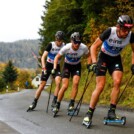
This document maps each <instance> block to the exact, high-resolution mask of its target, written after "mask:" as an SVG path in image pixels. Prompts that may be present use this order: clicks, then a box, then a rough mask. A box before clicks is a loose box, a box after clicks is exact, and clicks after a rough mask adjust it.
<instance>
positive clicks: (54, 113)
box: [52, 106, 59, 118]
mask: <svg viewBox="0 0 134 134" xmlns="http://www.w3.org/2000/svg"><path fill="white" fill-rule="evenodd" d="M52 112H53V117H54V118H55V117H56V115H57V113H58V112H59V109H58V108H57V107H56V106H55V107H54V108H53V109H52Z"/></svg>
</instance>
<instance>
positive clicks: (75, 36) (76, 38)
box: [71, 32, 81, 41]
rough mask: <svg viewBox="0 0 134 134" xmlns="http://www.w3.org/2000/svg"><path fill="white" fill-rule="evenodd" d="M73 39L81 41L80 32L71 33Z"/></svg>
mask: <svg viewBox="0 0 134 134" xmlns="http://www.w3.org/2000/svg"><path fill="white" fill-rule="evenodd" d="M71 39H72V40H73V41H81V36H80V33H79V32H74V33H72V34H71Z"/></svg>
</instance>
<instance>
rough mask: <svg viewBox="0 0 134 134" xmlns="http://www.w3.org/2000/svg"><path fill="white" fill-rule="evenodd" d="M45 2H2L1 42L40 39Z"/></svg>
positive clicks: (0, 14)
mask: <svg viewBox="0 0 134 134" xmlns="http://www.w3.org/2000/svg"><path fill="white" fill-rule="evenodd" d="M43 5H45V0H0V42H14V41H17V40H23V39H38V38H39V35H38V29H39V28H41V23H42V20H41V16H42V15H43V11H44V7H43Z"/></svg>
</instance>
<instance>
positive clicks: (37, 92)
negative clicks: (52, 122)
mask: <svg viewBox="0 0 134 134" xmlns="http://www.w3.org/2000/svg"><path fill="white" fill-rule="evenodd" d="M45 85H46V81H41V83H40V85H39V88H38V89H37V91H36V93H35V98H36V99H39V97H40V95H41V92H42V90H43V89H44V87H45Z"/></svg>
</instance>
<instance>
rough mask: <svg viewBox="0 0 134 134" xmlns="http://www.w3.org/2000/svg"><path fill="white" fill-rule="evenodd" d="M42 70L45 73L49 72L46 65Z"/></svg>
mask: <svg viewBox="0 0 134 134" xmlns="http://www.w3.org/2000/svg"><path fill="white" fill-rule="evenodd" d="M42 72H44V75H46V74H47V70H46V68H45V67H44V68H42Z"/></svg>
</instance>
